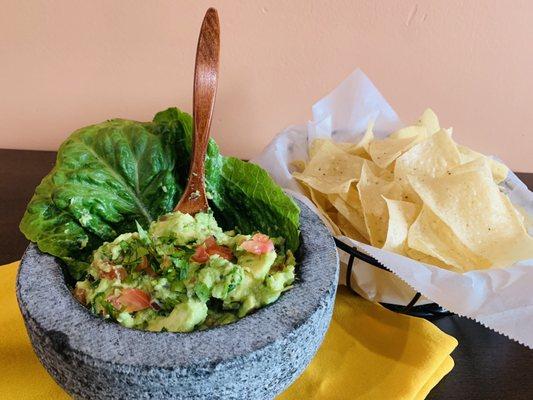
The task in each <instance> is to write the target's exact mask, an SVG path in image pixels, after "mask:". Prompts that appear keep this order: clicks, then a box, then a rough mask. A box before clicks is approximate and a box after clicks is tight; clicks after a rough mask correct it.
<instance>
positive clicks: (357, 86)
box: [252, 70, 533, 348]
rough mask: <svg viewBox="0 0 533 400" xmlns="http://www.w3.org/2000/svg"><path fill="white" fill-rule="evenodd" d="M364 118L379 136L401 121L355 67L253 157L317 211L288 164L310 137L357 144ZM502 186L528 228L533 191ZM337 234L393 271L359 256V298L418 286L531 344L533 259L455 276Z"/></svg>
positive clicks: (300, 155)
mask: <svg viewBox="0 0 533 400" xmlns="http://www.w3.org/2000/svg"><path fill="white" fill-rule="evenodd" d="M428 101H429V100H428ZM370 120H373V121H375V125H374V133H375V136H376V137H378V138H380V137H384V136H387V135H388V134H390V133H392V132H393V131H395V130H397V129H399V128H401V127H403V126H404V124H402V122H401V121H400V119H399V118H398V116H397V115H396V113H395V112H394V110H393V109H392V108H391V107H390V105H389V104H388V103H387V102H386V100H385V99H384V98H383V96H382V95H381V94H380V93H379V91H378V90H377V89H376V87H375V86H374V85H373V84H372V82H371V81H370V80H369V79H368V78H367V77H366V75H365V74H364V73H363V72H361V71H360V70H356V71H354V72H353V73H352V74H351V75H350V76H349V77H348V78H347V79H346V80H344V81H343V82H342V83H341V84H340V85H339V86H338V87H337V88H336V89H334V90H333V91H332V92H331V93H330V94H329V95H327V96H326V97H324V98H323V99H321V100H320V101H319V102H317V103H316V104H315V105H314V106H313V121H310V122H308V124H307V126H292V127H289V128H287V129H285V130H284V131H283V132H281V133H280V134H278V135H277V136H276V137H275V138H274V140H273V141H272V142H271V143H270V144H269V145H268V146H267V147H266V148H265V149H264V150H263V152H262V153H261V154H260V155H259V156H258V157H257V158H255V159H254V160H252V162H255V163H257V164H259V165H261V166H262V167H263V168H265V169H266V170H267V171H269V172H270V174H271V176H272V177H273V178H274V180H276V182H277V183H278V184H279V185H281V186H282V187H283V188H285V189H286V190H287V192H289V193H290V194H292V195H293V196H295V197H297V198H298V199H300V200H302V201H304V202H305V203H306V204H307V205H309V206H310V207H311V209H313V210H314V211H315V212H316V213H317V214H319V212H318V210H317V209H316V207H314V205H313V203H312V202H311V201H310V200H308V199H307V198H306V197H305V196H304V195H303V193H302V191H301V189H300V187H299V185H298V183H297V182H296V181H295V179H294V178H293V177H292V175H291V167H290V163H291V162H292V161H296V160H307V159H308V156H307V149H308V145H309V144H310V143H311V142H312V141H313V140H314V139H316V138H331V139H333V140H335V141H341V142H342V141H346V142H357V141H358V140H360V139H361V137H362V135H363V133H364V131H365V129H366V127H367V124H368V122H369V121H370ZM460 135H461V134H460V132H459V133H456V134H455V135H454V138H455V140H456V141H457V142H459V143H461V136H460ZM474 150H475V149H474ZM503 187H504V190H505V191H506V192H507V193H508V194H509V196H510V198H511V201H512V202H513V203H514V204H515V205H516V206H517V207H518V208H519V209H520V210H521V212H522V213H523V214H524V215H525V216H526V221H527V224H528V231H529V233H530V234H532V224H531V221H532V220H533V218H532V217H531V216H532V215H533V193H532V192H530V191H529V190H528V189H527V187H526V185H525V184H524V183H523V182H521V181H520V180H519V179H518V177H517V176H516V175H514V174H512V173H511V174H509V176H508V178H507V179H506V181H505V182H504V183H503ZM319 215H320V214H319ZM322 219H323V221H324V222H325V223H326V225H327V221H326V220H325V219H324V218H322ZM337 238H338V239H341V240H343V241H344V242H345V243H347V244H349V245H351V246H356V247H357V248H358V249H359V250H360V251H362V252H364V253H367V254H369V255H371V256H372V257H374V258H375V259H376V260H378V261H379V262H380V263H381V264H383V265H384V266H386V267H387V268H389V269H390V270H391V271H393V272H394V274H395V275H393V274H391V273H389V272H387V271H383V270H380V269H378V268H375V267H374V266H372V265H369V264H366V263H364V262H363V261H360V260H359V261H357V264H356V265H355V266H354V269H353V272H352V277H351V282H352V285H353V286H354V288H355V289H356V290H357V291H358V292H359V293H360V294H361V295H362V296H364V297H366V298H368V299H370V300H372V301H381V302H387V303H394V304H406V303H407V302H408V301H409V300H410V299H411V298H412V297H413V295H414V294H415V291H418V292H420V293H421V294H422V295H423V296H424V297H423V298H422V300H421V301H420V302H419V303H417V304H424V303H427V302H433V301H434V302H436V303H438V304H439V305H441V306H442V307H445V308H447V309H449V310H450V311H452V312H454V313H456V314H459V315H463V316H467V317H470V318H472V319H475V320H476V321H478V322H480V323H482V324H483V325H485V326H487V327H489V328H492V329H494V330H495V331H497V332H500V333H502V334H504V335H506V336H508V337H510V338H512V339H515V340H517V341H518V342H520V343H522V344H524V345H527V346H528V347H530V348H533V260H527V261H522V262H519V263H516V264H514V265H510V266H508V267H506V268H498V269H489V270H479V271H470V272H467V273H464V274H459V273H456V272H452V271H448V270H445V269H442V268H438V267H435V266H432V265H428V264H424V263H421V262H417V261H414V260H411V259H409V258H407V257H403V256H400V255H398V254H394V253H390V252H388V251H384V250H381V249H378V248H375V247H372V246H370V245H367V244H363V243H360V242H358V241H355V240H352V239H349V238H347V237H344V236H338V237H337ZM339 253H340V256H341V267H344V268H345V264H346V261H347V260H346V259H347V256H346V254H345V253H344V252H342V251H340V252H339ZM342 264H344V265H342ZM317 267H318V266H317ZM341 277H342V278H341V283H344V273H342V271H341Z"/></svg>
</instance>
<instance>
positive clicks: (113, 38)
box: [0, 0, 533, 172]
mask: <svg viewBox="0 0 533 400" xmlns="http://www.w3.org/2000/svg"><path fill="white" fill-rule="evenodd" d="M210 5H214V6H216V7H217V8H218V9H219V13H220V17H221V23H222V68H221V78H220V86H219V95H218V103H217V107H216V111H215V114H216V120H215V123H214V129H213V135H214V137H215V138H216V139H217V140H218V142H219V143H220V144H221V146H222V149H223V151H224V152H226V153H230V154H233V155H237V156H241V157H251V156H253V155H255V154H256V153H258V152H259V151H260V150H261V149H262V148H263V146H264V145H265V144H266V143H267V142H268V141H269V140H270V139H271V138H272V136H273V135H274V134H275V133H277V132H278V131H279V130H281V129H282V128H284V127H285V126H287V125H289V124H293V123H303V122H305V121H306V120H307V119H308V118H309V117H310V109H311V105H312V104H313V102H314V101H316V100H317V99H319V98H320V97H321V96H323V95H324V94H326V93H327V92H328V91H329V90H330V89H332V88H333V87H334V86H335V85H337V83H339V82H340V81H341V80H342V79H343V78H344V77H346V76H347V75H348V74H349V73H350V72H351V71H352V70H353V69H354V68H355V67H357V66H359V67H361V68H362V69H363V70H364V71H365V72H366V73H367V74H368V75H369V77H370V78H371V79H372V80H373V81H374V82H375V83H376V85H377V86H378V87H379V88H380V89H381V91H382V92H383V94H384V95H385V97H386V98H387V99H389V101H390V102H391V104H392V106H393V107H394V108H395V109H396V110H397V111H398V112H399V114H400V116H401V117H402V119H403V120H404V121H410V120H412V119H414V118H416V117H417V115H418V114H419V113H420V112H421V111H422V110H423V109H424V108H425V107H426V106H431V107H432V108H434V109H435V110H436V111H437V112H438V114H439V115H440V117H441V120H442V121H443V123H444V125H453V126H454V128H455V130H454V132H455V135H456V139H457V140H459V141H460V142H464V143H465V144H467V145H471V146H473V147H474V148H476V149H479V150H480V151H483V152H486V153H492V154H497V155H499V156H500V157H501V158H503V159H504V160H505V161H506V162H507V163H508V164H510V166H511V167H512V168H514V169H516V170H522V171H532V172H533V157H532V153H533V139H532V136H531V130H532V129H533V76H532V73H533V48H532V44H531V43H532V40H533V2H532V1H528V0H525V1H503V0H484V1H482V0H477V1H476V0H471V1H455V0H448V1H444V0H443V1H413V0H404V1H392V0H390V1H385V0H381V1H361V0H359V1H348V0H337V1H308V0H297V1H296V0H293V1H279V0H278V1H274V0H257V1H229V0H226V1H146V0H143V1H109V0H105V1H104V0H98V1H86V0H84V1H79V0H78V1H73V0H57V1H17V0H3V1H2V2H1V10H2V11H1V12H0V122H1V129H0V147H3V148H28V149H55V148H56V147H57V146H58V145H59V143H60V142H61V141H62V140H63V139H64V138H65V137H66V136H67V134H68V133H69V132H71V131H72V130H74V129H76V128H78V127H81V126H83V125H86V124H90V123H95V122H99V121H102V120H104V119H107V118H111V117H125V118H132V119H139V120H147V119H149V118H151V116H152V115H153V114H154V113H155V112H156V111H158V110H161V109H163V108H165V107H167V106H170V105H178V106H180V107H182V108H184V109H185V110H190V108H191V85H192V73H193V59H194V51H195V47H196V38H197V34H198V29H199V26H200V22H201V19H202V16H203V13H204V11H205V10H206V8H207V7H208V6H210Z"/></svg>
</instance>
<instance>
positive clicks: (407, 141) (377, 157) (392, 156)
mask: <svg viewBox="0 0 533 400" xmlns="http://www.w3.org/2000/svg"><path fill="white" fill-rule="evenodd" d="M404 129H408V128H404ZM415 129H422V130H423V131H424V132H425V128H420V127H416V128H415ZM416 141H417V136H407V137H399V138H393V137H392V136H391V137H388V138H386V139H382V140H374V141H372V142H371V143H370V144H369V145H368V153H369V154H370V157H371V158H372V161H374V162H375V163H376V164H377V165H378V166H379V167H381V168H387V167H388V166H389V165H390V164H392V163H393V162H394V161H395V160H396V159H397V158H398V157H400V156H401V155H402V154H403V153H404V152H406V151H407V150H409V149H410V148H411V147H413V146H414V145H415V144H416Z"/></svg>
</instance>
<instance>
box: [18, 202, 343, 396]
mask: <svg viewBox="0 0 533 400" xmlns="http://www.w3.org/2000/svg"><path fill="white" fill-rule="evenodd" d="M298 203H299V206H300V208H301V217H300V223H301V232H302V233H301V248H300V250H299V254H298V257H297V259H298V265H297V280H296V282H295V283H294V287H293V288H291V289H290V290H288V291H287V292H285V293H283V294H282V295H281V297H280V298H279V300H278V301H276V302H275V303H273V304H271V305H270V306H268V307H265V308H262V309H259V310H258V311H256V312H254V313H253V314H251V315H249V316H247V317H245V318H243V319H241V320H239V321H237V322H235V323H232V324H230V325H225V326H221V327H218V328H214V329H209V330H205V331H198V332H192V333H170V332H157V333H155V332H145V331H139V330H134V329H128V328H125V327H122V326H121V325H119V324H117V323H113V322H109V321H106V320H103V319H101V318H98V317H96V316H94V315H93V314H91V313H90V311H89V310H87V309H86V308H84V307H83V306H82V305H81V304H79V303H78V302H77V301H76V300H75V299H74V297H73V296H72V295H71V293H70V291H69V288H68V286H67V284H66V282H65V277H64V275H63V272H62V268H61V263H60V262H59V261H58V260H57V259H56V258H55V257H52V256H50V255H48V254H44V253H42V252H40V251H39V249H38V248H37V246H36V245H35V244H30V245H29V247H28V249H27V250H26V252H25V254H24V257H23V259H22V262H21V265H20V269H19V273H18V277H17V298H18V302H19V307H20V310H21V312H22V315H23V317H24V321H25V324H26V329H27V331H28V334H29V337H30V340H31V343H32V346H33V349H34V351H35V353H36V354H37V356H38V358H39V360H40V361H41V363H42V364H43V365H44V367H45V368H46V369H47V370H48V372H49V373H50V375H52V377H53V378H54V379H55V380H56V382H57V383H58V384H59V385H60V386H61V387H62V388H63V389H64V390H65V391H67V392H68V393H69V394H70V395H72V396H73V397H74V398H79V399H91V400H99V399H224V400H229V399H254V400H260V399H272V398H274V397H275V396H276V395H277V394H279V393H281V392H282V391H283V390H284V389H285V388H286V387H287V386H289V385H290V384H291V383H292V382H293V381H294V380H295V379H296V378H297V377H298V376H299V375H300V374H301V373H302V372H303V370H304V369H305V367H306V366H307V365H308V364H309V362H310V361H311V359H312V358H313V356H314V354H315V353H316V351H317V349H318V347H319V346H320V343H321V342H322V340H323V338H324V334H325V332H326V330H327V328H328V326H329V323H330V320H331V315H332V310H333V302H334V298H335V293H336V288H337V279H338V265H339V263H338V257H337V251H336V248H335V243H334V242H333V238H332V237H331V236H330V234H329V232H328V230H327V229H326V227H325V226H324V225H323V224H322V222H321V221H320V219H319V218H318V217H317V216H316V215H315V214H314V213H313V212H312V211H311V210H309V208H308V207H307V206H305V205H304V204H302V203H300V202H298Z"/></svg>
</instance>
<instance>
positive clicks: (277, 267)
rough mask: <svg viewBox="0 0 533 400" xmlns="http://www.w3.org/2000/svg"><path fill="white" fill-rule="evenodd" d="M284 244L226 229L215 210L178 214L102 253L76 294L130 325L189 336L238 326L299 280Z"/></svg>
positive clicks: (124, 237)
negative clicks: (212, 328)
mask: <svg viewBox="0 0 533 400" xmlns="http://www.w3.org/2000/svg"><path fill="white" fill-rule="evenodd" d="M283 242H284V241H283V239H280V238H278V239H275V238H269V237H268V236H266V235H264V234H261V233H256V234H254V235H241V234H236V233H235V232H233V231H230V232H223V231H222V229H221V228H220V227H219V226H218V224H217V222H216V220H215V218H214V217H213V215H212V214H211V213H199V214H196V215H195V216H191V215H189V214H183V213H180V212H173V213H170V214H166V215H163V216H162V217H160V218H159V220H158V221H157V222H153V223H152V225H151V226H150V229H149V230H148V231H145V230H144V229H142V227H140V226H138V232H134V233H125V234H123V235H120V236H119V237H117V238H116V239H115V240H114V241H113V242H111V243H104V244H103V245H102V246H101V247H100V248H99V249H98V250H96V251H95V253H94V257H93V262H92V264H91V266H90V268H89V273H88V275H87V278H86V279H85V280H83V281H79V282H78V283H77V284H76V287H75V289H74V295H75V296H76V298H77V299H78V300H80V301H81V302H82V303H83V304H85V305H87V306H88V307H90V309H91V310H92V311H93V312H94V313H95V314H99V315H102V316H104V317H105V318H109V319H112V320H115V321H117V322H118V323H120V324H121V325H123V326H126V327H128V328H136V329H145V330H150V331H170V332H189V331H192V330H194V329H205V328H208V327H213V326H217V325H224V324H228V323H231V322H233V321H235V320H237V319H238V318H242V317H244V316H245V315H247V314H248V313H250V312H251V311H253V310H255V309H257V308H259V307H262V306H265V305H267V304H270V303H272V302H274V301H276V300H277V299H278V297H279V296H280V294H281V292H283V291H284V290H287V289H288V288H290V285H291V284H292V282H293V281H294V267H295V260H294V257H293V255H292V253H291V252H290V251H287V252H285V251H284V246H283Z"/></svg>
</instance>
